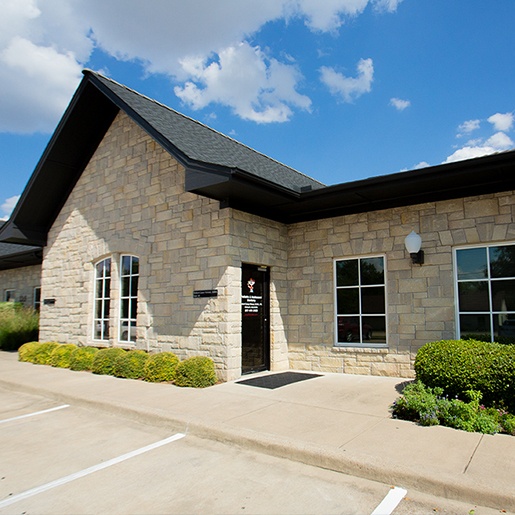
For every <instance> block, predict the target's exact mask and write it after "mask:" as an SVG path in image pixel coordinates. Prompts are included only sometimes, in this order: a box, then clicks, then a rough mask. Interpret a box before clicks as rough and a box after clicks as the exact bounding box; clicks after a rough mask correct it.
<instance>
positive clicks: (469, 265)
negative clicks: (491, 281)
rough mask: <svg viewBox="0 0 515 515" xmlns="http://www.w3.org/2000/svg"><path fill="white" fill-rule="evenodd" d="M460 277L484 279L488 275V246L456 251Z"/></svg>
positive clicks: (461, 278)
mask: <svg viewBox="0 0 515 515" xmlns="http://www.w3.org/2000/svg"><path fill="white" fill-rule="evenodd" d="M456 260H457V265H458V279H460V280H463V279H484V278H486V277H488V274H487V264H486V248H479V249H462V250H458V251H456Z"/></svg>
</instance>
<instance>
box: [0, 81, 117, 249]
mask: <svg viewBox="0 0 515 515" xmlns="http://www.w3.org/2000/svg"><path fill="white" fill-rule="evenodd" d="M117 112H118V108H116V107H115V106H113V104H112V103H111V102H109V101H108V100H107V99H106V98H105V97H104V95H102V93H100V92H99V91H98V90H97V89H96V88H94V87H93V86H91V85H90V84H89V83H88V81H86V80H83V81H82V82H81V84H80V85H79V87H78V89H77V91H76V92H75V94H74V96H73V98H72V100H71V101H70V104H69V106H68V108H67V109H66V111H65V113H64V115H63V117H62V118H61V121H60V122H59V124H58V126H57V129H56V130H55V132H54V134H53V135H52V137H51V139H50V141H49V143H48V145H47V147H46V149H45V151H44V152H43V154H42V156H41V158H40V160H39V162H38V164H37V166H36V168H35V170H34V173H33V174H32V176H31V178H30V180H29V182H28V183H27V186H26V187H25V190H24V191H23V193H22V195H21V198H20V200H19V201H18V203H17V205H16V207H15V209H14V211H13V213H12V215H11V217H10V219H9V220H8V222H7V223H6V224H5V226H4V227H3V228H2V229H0V241H5V242H9V243H21V244H27V245H37V246H44V245H46V238H47V234H48V231H49V229H50V227H51V226H52V224H53V222H54V221H55V219H56V217H57V215H58V214H59V211H60V210H61V208H62V207H63V205H64V203H65V202H66V200H67V198H68V196H69V194H70V193H71V191H72V190H73V188H74V186H75V184H76V182H77V181H78V179H79V177H80V175H81V174H82V171H83V170H84V168H85V167H86V165H87V163H88V162H89V160H90V159H91V156H92V155H93V153H94V152H95V150H96V148H97V147H98V145H99V143H100V141H101V140H102V138H103V137H104V135H105V133H106V131H107V129H108V128H109V126H110V125H111V123H112V121H113V120H114V117H115V116H116V113H117Z"/></svg>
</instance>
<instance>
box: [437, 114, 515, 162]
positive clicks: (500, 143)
mask: <svg viewBox="0 0 515 515" xmlns="http://www.w3.org/2000/svg"><path fill="white" fill-rule="evenodd" d="M488 121H489V122H490V123H491V124H492V125H493V127H494V129H495V130H496V131H497V132H495V133H494V134H492V135H491V136H489V137H487V138H484V137H480V138H474V139H471V140H469V141H467V143H466V144H465V145H464V146H463V147H461V148H458V150H456V151H454V152H453V153H452V154H451V155H450V156H448V157H447V159H446V160H445V161H444V162H445V163H451V162H454V161H461V160H463V159H472V158H474V157H481V156H486V155H489V154H494V153H496V152H503V151H505V150H509V149H512V148H513V147H514V146H515V143H514V142H513V140H512V139H511V138H510V136H508V134H506V132H508V131H509V130H510V129H511V128H512V127H513V114H512V113H505V114H501V113H496V114H494V115H492V116H490V117H489V118H488ZM480 123H481V122H480V120H468V121H466V122H463V123H462V124H461V125H460V126H459V127H458V131H459V133H458V137H461V136H462V135H464V134H469V133H471V132H473V131H475V130H478V129H479V128H480Z"/></svg>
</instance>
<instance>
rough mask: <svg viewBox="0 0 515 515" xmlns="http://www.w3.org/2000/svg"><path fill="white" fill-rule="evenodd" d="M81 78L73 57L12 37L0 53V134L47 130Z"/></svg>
mask: <svg viewBox="0 0 515 515" xmlns="http://www.w3.org/2000/svg"><path fill="white" fill-rule="evenodd" d="M80 77H81V67H80V65H79V64H78V63H77V61H76V60H75V58H74V56H73V54H71V53H70V54H67V55H65V54H60V53H58V52H57V51H56V50H55V49H54V48H52V47H42V46H37V45H35V44H34V43H32V42H30V41H28V40H26V39H23V38H20V37H16V38H13V39H12V41H11V42H10V44H9V45H8V46H7V47H6V48H4V50H2V51H1V52H0V82H1V83H2V96H1V97H0V131H10V132H19V133H24V132H34V131H43V132H45V131H49V130H51V129H52V127H53V126H54V125H55V123H56V121H57V120H58V119H59V117H60V115H61V114H62V112H63V111H64V109H65V108H66V106H67V104H68V102H69V101H70V97H71V95H72V94H73V91H74V90H75V88H76V87H77V85H78V83H79V80H80Z"/></svg>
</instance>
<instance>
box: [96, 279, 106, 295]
mask: <svg viewBox="0 0 515 515" xmlns="http://www.w3.org/2000/svg"><path fill="white" fill-rule="evenodd" d="M95 282H96V285H97V287H96V291H95V297H96V298H97V299H101V298H102V285H103V284H104V282H103V281H102V279H99V280H97V281H95Z"/></svg>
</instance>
